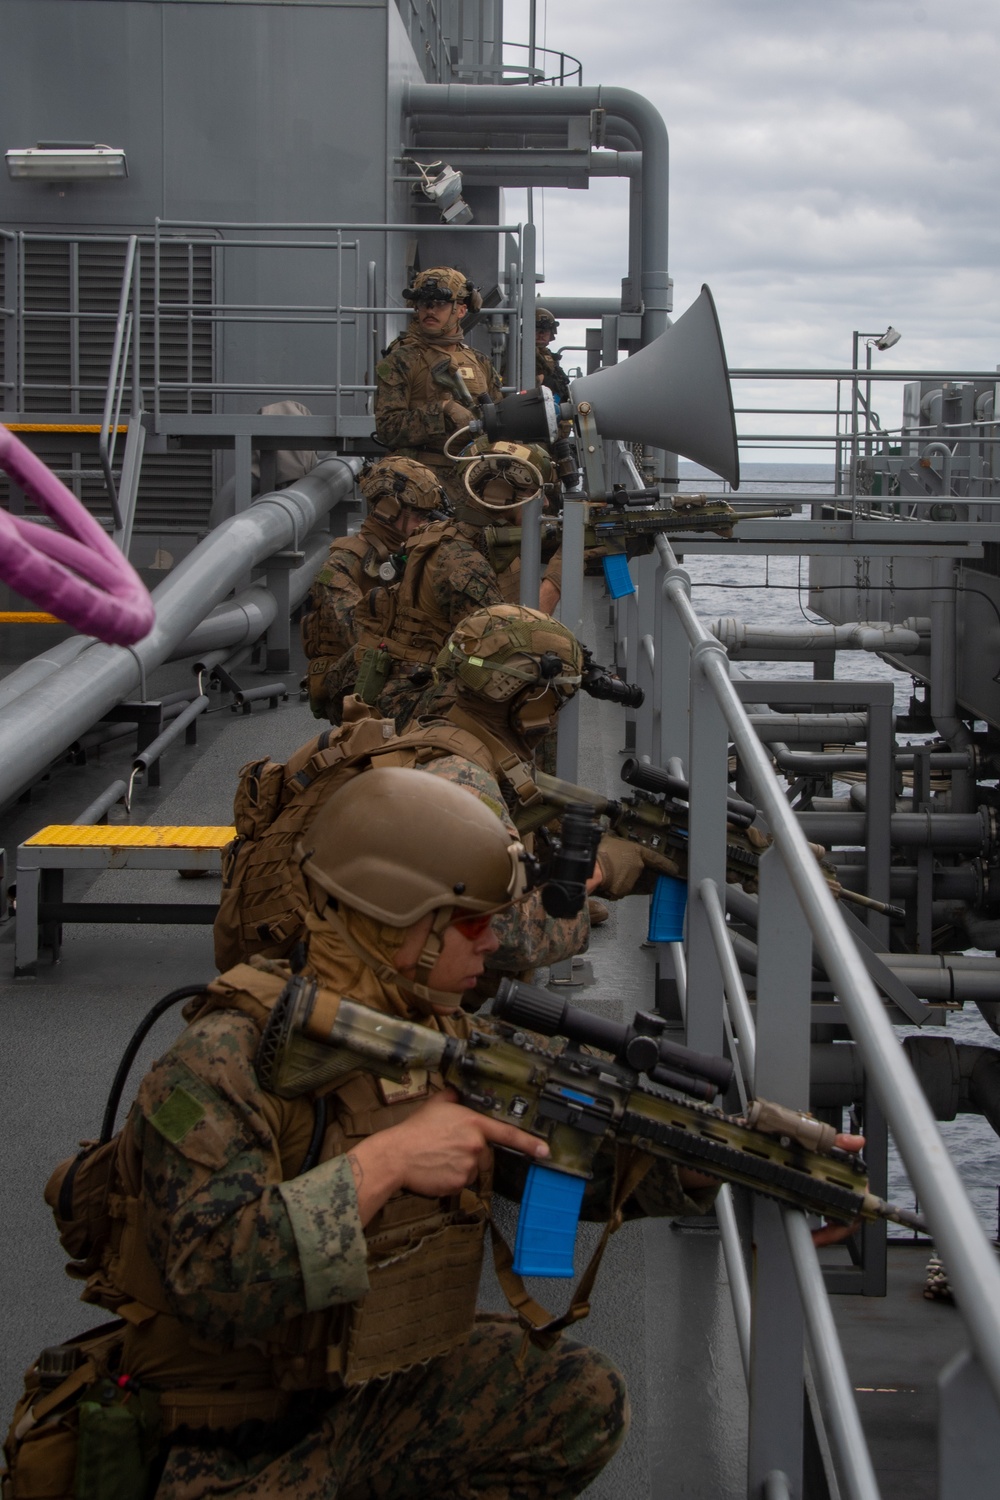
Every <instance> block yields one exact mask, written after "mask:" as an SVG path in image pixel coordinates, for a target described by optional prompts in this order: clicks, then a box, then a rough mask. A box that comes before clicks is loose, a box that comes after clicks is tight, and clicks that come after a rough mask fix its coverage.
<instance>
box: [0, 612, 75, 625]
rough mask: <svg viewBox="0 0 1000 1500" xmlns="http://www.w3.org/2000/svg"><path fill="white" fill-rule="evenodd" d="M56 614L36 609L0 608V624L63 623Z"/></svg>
mask: <svg viewBox="0 0 1000 1500" xmlns="http://www.w3.org/2000/svg"><path fill="white" fill-rule="evenodd" d="M63 624H65V621H64V620H60V618H59V616H58V615H46V614H43V613H42V612H41V610H37V609H0V625H63Z"/></svg>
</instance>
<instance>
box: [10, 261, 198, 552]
mask: <svg viewBox="0 0 1000 1500" xmlns="http://www.w3.org/2000/svg"><path fill="white" fill-rule="evenodd" d="M23 245H24V310H23V311H24V320H23V326H24V356H23V391H22V392H21V393H20V397H19V402H20V405H21V409H22V410H24V411H26V412H32V411H37V412H42V411H44V412H49V413H51V412H62V413H65V414H66V416H67V417H68V418H69V417H72V416H74V415H77V414H79V415H81V416H82V415H89V416H93V415H96V416H98V417H99V416H100V414H101V412H102V410H103V407H104V400H105V390H106V384H107V378H108V368H109V365H110V361H111V353H112V347H113V344H114V331H115V316H116V314H117V311H118V301H119V296H120V292H121V280H122V273H123V270H124V265H125V241H124V240H120V241H109V240H76V241H69V240H65V241H64V240H41V239H38V240H36V239H32V238H30V237H25V239H24V241H23ZM142 250H143V254H142V258H141V266H140V274H141V281H140V291H141V305H142V309H143V312H142V320H141V321H142V327H141V342H140V349H141V357H140V371H141V380H142V384H143V388H144V390H145V391H147V392H148V391H150V389H151V386H152V381H153V313H152V309H153V270H154V267H153V252H152V246H151V245H143V247H142ZM189 252H190V253H189ZM2 267H3V260H2V257H0V271H2ZM212 289H213V268H212V250H211V246H210V245H208V244H205V245H194V246H190V247H189V246H188V245H176V246H175V245H170V244H165V245H162V246H161V257H160V297H161V301H163V302H183V303H188V302H194V303H198V302H203V303H206V304H208V303H210V302H211V300H212ZM3 321H4V320H2V319H0V324H2V322H3ZM0 368H2V345H0ZM189 371H190V375H189ZM213 373H214V359H213V335H212V324H211V322H210V321H209V320H208V319H204V320H193V321H192V323H191V325H190V334H189V329H188V325H187V324H186V323H170V322H163V323H161V329H160V376H161V379H162V380H164V381H185V382H186V381H188V380H189V379H190V380H191V381H192V382H193V383H194V384H195V385H197V384H198V383H204V384H209V383H210V382H211V381H212V379H213ZM10 397H11V393H8V394H7V398H6V401H5V404H11V402H10ZM147 400H148V398H147ZM161 405H162V407H163V409H164V410H167V411H178V410H190V411H194V412H199V411H203V412H210V411H211V410H212V395H211V392H210V391H207V390H206V391H204V392H202V393H199V392H197V391H195V392H194V393H193V395H192V397H191V399H190V403H189V401H188V397H187V395H186V394H185V393H182V392H171V393H168V394H166V395H165V396H164V398H163V400H162V403H161ZM123 451H124V441H123V439H119V446H118V454H117V457H118V460H119V461H120V458H121V454H122V453H123ZM45 457H46V461H47V462H48V463H49V464H50V465H51V467H52V468H53V469H55V470H56V472H57V473H60V474H61V475H62V477H63V478H64V479H65V480H66V483H67V484H69V485H70V487H71V488H72V489H73V490H74V491H75V493H76V494H77V495H79V497H80V498H81V499H82V500H83V502H84V504H85V505H86V506H87V508H88V509H89V510H90V511H91V512H92V513H93V514H94V515H95V516H97V517H98V518H100V519H102V520H105V519H110V507H109V505H108V500H107V494H106V491H105V487H104V481H103V477H100V476H92V475H89V474H87V473H84V474H80V473H79V471H80V470H81V469H83V470H84V471H86V470H93V469H97V468H98V461H97V448H96V442H94V443H93V444H90V445H88V451H85V452H84V453H82V454H81V453H75V454H74V452H73V451H72V450H71V448H70V447H69V446H68V444H67V446H65V447H61V448H59V449H57V450H46V453H45ZM213 487H214V461H213V454H212V452H211V451H210V450H203V449H191V450H181V451H178V452H171V453H168V454H147V455H146V456H145V458H144V459H143V465H142V474H141V477H140V482H139V497H138V507H137V512H136V523H135V530H136V531H144V532H156V531H192V530H194V531H200V530H203V529H204V528H205V526H206V525H207V521H208V513H209V509H210V507H211V504H212V494H213ZM0 503H3V504H5V505H6V504H7V503H8V489H7V486H6V483H5V482H2V481H0Z"/></svg>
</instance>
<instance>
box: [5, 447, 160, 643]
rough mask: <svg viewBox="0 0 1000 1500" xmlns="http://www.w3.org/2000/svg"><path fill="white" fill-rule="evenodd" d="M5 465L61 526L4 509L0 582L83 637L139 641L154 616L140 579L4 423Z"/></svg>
mask: <svg viewBox="0 0 1000 1500" xmlns="http://www.w3.org/2000/svg"><path fill="white" fill-rule="evenodd" d="M0 468H3V469H5V470H6V472H7V473H8V474H9V475H10V477H11V479H13V480H14V481H15V483H17V484H19V485H20V487H21V489H23V490H24V492H25V494H27V495H30V496H31V499H32V500H33V501H34V502H35V504H36V505H37V506H39V507H40V509H41V510H43V511H45V513H46V515H48V516H51V517H52V519H53V521H55V523H56V525H57V526H58V527H60V528H61V529H60V530H58V531H56V530H54V529H52V528H51V527H48V526H41V525H39V524H38V522H37V521H28V520H25V519H24V518H23V517H22V516H11V515H8V514H7V512H6V511H3V510H0V578H2V579H3V580H4V582H5V583H8V584H10V586H11V588H13V589H16V590H17V592H18V593H19V594H23V595H24V596H25V598H27V599H31V600H32V601H33V602H34V603H35V604H37V605H39V606H40V607H41V608H42V609H45V610H48V611H49V613H51V614H53V615H57V616H58V617H59V619H60V620H65V621H66V622H67V623H68V624H70V625H75V626H76V628H77V630H80V631H82V632H83V633H84V634H85V635H95V636H97V637H98V638H99V639H100V640H102V641H107V642H108V643H109V645H113V646H131V645H132V644H133V643H134V642H135V641H141V640H142V638H143V636H145V635H148V634H149V632H150V630H151V629H152V626H153V620H154V618H155V614H154V610H153V601H152V599H151V598H150V597H149V593H148V591H147V589H146V586H145V585H144V583H143V582H142V579H141V578H140V577H139V575H138V574H137V573H136V571H135V569H134V568H133V567H132V565H131V563H130V562H129V561H128V560H127V559H126V558H125V557H123V556H122V554H121V553H120V552H119V551H118V548H117V547H116V546H115V545H114V543H113V542H112V541H111V540H110V538H109V537H108V536H107V534H106V533H105V532H104V531H103V530H102V529H101V527H100V526H98V524H97V522H96V521H95V520H94V518H93V516H91V515H90V514H89V512H88V511H86V510H85V509H84V507H83V506H82V505H81V504H80V502H79V500H78V499H77V498H76V496H75V495H74V494H73V493H72V492H71V491H70V490H68V489H67V488H66V486H65V485H64V484H63V482H62V480H61V479H58V478H57V477H56V475H55V474H53V472H52V470H51V469H49V468H48V467H47V466H46V465H45V464H43V463H42V461H41V459H40V458H38V457H36V455H35V454H34V453H32V451H31V449H30V448H27V447H25V445H24V443H22V442H21V440H20V438H18V437H15V435H14V433H12V432H10V431H9V430H8V429H7V428H6V427H4V426H3V425H2V424H0Z"/></svg>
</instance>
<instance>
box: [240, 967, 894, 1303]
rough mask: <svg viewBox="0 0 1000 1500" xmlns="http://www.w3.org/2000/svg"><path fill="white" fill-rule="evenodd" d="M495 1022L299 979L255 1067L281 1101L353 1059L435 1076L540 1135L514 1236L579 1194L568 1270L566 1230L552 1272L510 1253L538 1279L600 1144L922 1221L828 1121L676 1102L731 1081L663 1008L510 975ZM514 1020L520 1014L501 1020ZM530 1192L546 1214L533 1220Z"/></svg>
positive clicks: (819, 1207) (494, 1115)
mask: <svg viewBox="0 0 1000 1500" xmlns="http://www.w3.org/2000/svg"><path fill="white" fill-rule="evenodd" d="M497 1017H499V1018H500V1020H501V1025H500V1027H499V1028H497V1029H493V1030H489V1031H487V1030H473V1031H472V1034H471V1035H470V1036H469V1038H468V1040H464V1041H463V1040H461V1039H458V1038H455V1037H447V1036H444V1035H442V1033H441V1032H438V1031H431V1030H429V1029H428V1028H426V1027H424V1026H421V1025H418V1024H417V1023H416V1022H412V1021H406V1020H403V1019H401V1018H400V1017H398V1016H392V1015H386V1014H385V1013H383V1012H381V1011H374V1010H370V1009H369V1008H368V1007H367V1006H364V1005H358V1004H356V1003H355V1002H354V1001H351V1000H347V999H344V998H343V997H342V996H340V995H337V994H334V993H333V992H332V991H330V990H324V989H321V988H320V987H319V986H318V985H317V984H316V983H315V981H313V980H310V979H306V978H304V977H303V976H301V975H298V976H296V977H295V978H293V979H292V980H290V981H289V983H288V985H287V986H286V988H285V990H284V991H283V993H282V995H281V996H280V997H279V999H278V1001H277V1003H276V1005H275V1007H274V1009H273V1010H272V1012H271V1016H270V1019H269V1021H268V1023H267V1026H266V1027H265V1030H264V1033H263V1035H262V1038H261V1042H260V1047H259V1050H258V1053H257V1058H256V1060H255V1067H256V1071H257V1075H258V1077H259V1078H260V1081H261V1083H262V1084H263V1086H264V1087H265V1088H266V1089H267V1090H268V1091H269V1092H272V1093H276V1094H278V1095H279V1096H281V1097H285V1098H289V1097H295V1096H296V1095H297V1094H302V1093H305V1092H307V1091H309V1090H310V1089H313V1088H316V1087H318V1086H321V1085H329V1084H330V1083H331V1082H332V1081H335V1080H336V1079H337V1078H339V1077H346V1076H347V1074H348V1073H350V1072H353V1071H355V1070H357V1069H358V1068H359V1067H361V1068H365V1069H367V1070H370V1071H373V1072H376V1073H377V1074H378V1075H379V1076H383V1077H386V1078H392V1079H396V1080H403V1079H404V1076H405V1077H407V1078H410V1079H412V1076H413V1074H414V1072H416V1071H417V1070H423V1071H425V1072H426V1073H435V1074H438V1075H439V1076H440V1077H441V1078H442V1079H443V1081H444V1083H445V1084H447V1085H450V1086H451V1087H452V1088H454V1089H455V1090H456V1092H457V1093H458V1095H459V1098H460V1099H461V1101H462V1103H463V1104H465V1105H466V1106H467V1107H468V1108H469V1109H473V1110H476V1111H477V1112H478V1113H479V1114H483V1115H487V1116H489V1117H490V1118H491V1119H494V1120H501V1121H504V1122H506V1123H508V1124H512V1125H516V1126H518V1128H519V1129H521V1130H525V1131H528V1132H529V1133H530V1134H532V1135H535V1136H539V1137H541V1138H542V1139H544V1140H545V1141H547V1142H548V1145H549V1148H550V1153H551V1154H550V1156H549V1158H548V1159H547V1161H546V1163H545V1165H544V1166H542V1165H540V1164H539V1163H537V1162H534V1163H532V1165H531V1167H530V1169H529V1182H528V1186H527V1188H526V1190H525V1195H524V1199H523V1200H522V1209H521V1222H520V1223H519V1226H518V1244H519V1246H520V1244H521V1242H522V1238H523V1237H524V1236H529V1237H530V1235H531V1234H533V1233H535V1232H537V1231H538V1229H539V1225H540V1224H541V1227H542V1229H543V1230H546V1229H552V1226H551V1225H548V1224H547V1222H546V1221H547V1219H549V1218H550V1217H551V1208H550V1207H549V1206H548V1202H547V1198H546V1190H547V1189H549V1188H553V1187H554V1188H555V1189H556V1190H557V1192H558V1190H559V1189H562V1190H563V1193H562V1196H563V1197H564V1198H565V1196H566V1192H567V1190H568V1192H569V1194H570V1195H571V1196H575V1200H576V1212H575V1213H572V1214H569V1216H568V1225H567V1236H568V1247H569V1259H568V1264H569V1266H570V1270H569V1271H568V1272H567V1270H566V1269H565V1267H566V1264H567V1261H566V1249H567V1243H566V1238H564V1239H563V1241H562V1242H561V1248H560V1249H559V1251H558V1254H557V1256H556V1260H557V1261H559V1263H561V1265H562V1267H563V1269H561V1270H560V1271H558V1272H554V1271H553V1272H548V1273H544V1272H542V1273H539V1272H538V1271H537V1269H536V1268H535V1266H534V1264H532V1265H531V1267H530V1268H529V1267H527V1266H526V1265H525V1264H523V1256H522V1264H521V1265H519V1264H518V1255H519V1254H520V1251H519V1250H518V1251H516V1252H515V1269H516V1270H521V1271H525V1270H527V1269H530V1270H531V1272H532V1274H559V1275H566V1274H572V1269H571V1267H572V1243H573V1240H574V1238H575V1233H576V1218H577V1215H578V1212H579V1206H580V1200H581V1199H582V1194H583V1187H584V1183H585V1181H586V1179H587V1178H588V1177H590V1176H591V1174H592V1168H593V1163H594V1158H595V1157H596V1155H597V1152H598V1150H599V1149H600V1147H601V1146H602V1145H603V1144H609V1145H621V1146H631V1147H636V1148H638V1149H639V1150H640V1151H644V1152H647V1153H649V1154H650V1155H651V1156H654V1157H665V1158H666V1159H668V1160H669V1161H673V1162H676V1163H678V1164H680V1165H682V1166H687V1167H692V1168H694V1169H695V1170H696V1171H700V1172H707V1173H710V1174H711V1175H713V1176H716V1177H720V1178H722V1179H724V1180H725V1181H727V1182H737V1183H741V1184H743V1185H744V1186H745V1187H749V1188H752V1189H753V1190H754V1191H755V1192H759V1193H763V1194H764V1195H765V1196H767V1197H769V1198H776V1199H778V1200H779V1201H781V1202H783V1203H791V1204H794V1205H795V1206H796V1207H798V1208H801V1209H804V1210H805V1211H806V1212H807V1213H813V1214H822V1215H824V1216H825V1217H828V1218H834V1219H840V1220H843V1221H844V1222H851V1221H852V1220H854V1219H856V1218H859V1217H860V1218H863V1219H869V1220H878V1219H891V1220H893V1221H894V1222H895V1223H898V1224H905V1225H907V1226H908V1227H910V1228H923V1221H922V1220H920V1219H919V1218H918V1217H917V1216H916V1215H914V1214H912V1213H910V1212H908V1211H907V1210H905V1209H901V1208H899V1207H897V1206H896V1205H895V1204H891V1203H886V1202H885V1201H884V1200H883V1199H881V1198H877V1197H875V1196H874V1195H873V1194H872V1193H870V1192H869V1191H868V1181H867V1177H866V1175H865V1167H864V1163H863V1162H862V1161H861V1159H860V1158H859V1157H858V1156H857V1155H854V1154H852V1153H850V1152H845V1151H842V1150H840V1149H838V1148H837V1146H836V1145H835V1144H834V1141H835V1132H834V1130H833V1127H832V1126H830V1125H825V1124H823V1123H822V1122H821V1121H819V1120H815V1119H813V1118H812V1117H811V1116H809V1115H803V1114H800V1113H799V1112H798V1111H797V1110H794V1109H788V1108H786V1107H785V1106H782V1105H777V1104H771V1103H769V1102H767V1101H765V1100H756V1101H755V1102H754V1104H753V1106H752V1107H751V1109H750V1110H749V1111H748V1113H747V1117H746V1118H745V1119H743V1118H739V1117H736V1116H730V1115H726V1114H724V1113H723V1112H722V1111H721V1110H719V1109H716V1108H714V1107H712V1106H711V1105H710V1104H708V1103H699V1102H696V1101H695V1100H694V1099H692V1098H682V1097H679V1095H680V1094H682V1093H687V1094H700V1095H701V1097H702V1098H703V1099H704V1098H708V1099H711V1098H714V1097H715V1094H716V1091H717V1089H718V1088H719V1087H721V1088H725V1087H726V1086H727V1083H728V1080H729V1078H730V1076H731V1073H732V1068H731V1064H730V1063H729V1062H728V1061H727V1060H726V1059H725V1058H721V1057H705V1056H703V1055H701V1054H698V1053H694V1052H691V1051H690V1050H689V1049H688V1048H686V1047H682V1046H679V1045H678V1044H677V1043H675V1042H671V1041H670V1040H669V1039H668V1038H666V1037H664V1036H663V1034H662V1022H661V1018H659V1017H656V1016H650V1015H644V1014H642V1013H640V1014H639V1015H637V1016H636V1019H635V1024H634V1025H633V1026H619V1025H616V1024H615V1023H612V1022H607V1021H602V1019H601V1018H599V1017H596V1016H592V1015H590V1014H588V1013H587V1012H585V1011H580V1010H574V1009H573V1008H572V1007H570V1006H564V1005H563V1004H562V1002H561V1000H560V999H558V998H557V997H556V996H553V995H552V994H550V993H549V992H548V991H547V990H541V989H537V988H536V987H535V986H533V985H523V984H518V983H517V982H515V981H514V980H504V981H502V983H501V986H500V991H499V993H498V996H497V1000H496V1001H495V1003H494V1019H495V1018H497ZM508 1021H509V1022H512V1023H513V1024H511V1025H507V1024H504V1023H505V1022H508ZM529 1028H530V1029H529ZM539 1032H542V1033H543V1034H548V1035H563V1036H568V1037H569V1038H570V1041H569V1045H568V1046H567V1047H566V1048H565V1050H563V1051H562V1052H556V1051H553V1050H550V1048H549V1047H547V1046H546V1045H545V1044H544V1043H543V1041H542V1038H541V1036H540V1035H539V1034H538V1033H539ZM581 1045H583V1046H592V1045H596V1046H600V1047H602V1048H603V1049H604V1052H605V1053H610V1054H611V1055H610V1056H607V1055H596V1054H595V1053H593V1052H589V1051H587V1052H585V1051H582V1050H580V1048H581ZM642 1073H646V1074H647V1075H648V1076H649V1077H650V1078H651V1079H652V1080H653V1081H654V1082H656V1083H660V1084H663V1085H665V1086H667V1087H670V1088H673V1089H674V1090H676V1091H677V1092H676V1093H675V1094H674V1095H665V1094H661V1093H657V1092H654V1091H653V1090H651V1089H649V1088H647V1087H644V1085H643V1084H642V1083H641V1082H640V1075H641V1074H642ZM536 1173H540V1174H542V1176H540V1177H534V1176H533V1174H536ZM539 1196H540V1197H541V1207H540V1208H538V1209H537V1215H538V1216H540V1217H533V1216H534V1215H535V1213H536V1209H535V1206H536V1205H537V1203H538V1200H539ZM526 1219H527V1222H525V1220H526ZM552 1232H554V1233H557V1232H558V1231H556V1230H552Z"/></svg>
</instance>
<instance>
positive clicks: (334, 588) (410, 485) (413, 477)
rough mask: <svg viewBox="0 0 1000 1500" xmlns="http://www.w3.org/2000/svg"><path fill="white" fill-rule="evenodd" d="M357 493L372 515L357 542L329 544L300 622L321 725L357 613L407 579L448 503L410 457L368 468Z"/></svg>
mask: <svg viewBox="0 0 1000 1500" xmlns="http://www.w3.org/2000/svg"><path fill="white" fill-rule="evenodd" d="M358 488H359V489H360V491H361V493H362V495H363V496H364V498H365V500H366V501H367V503H368V514H367V515H366V517H365V519H364V520H363V521H362V523H361V527H360V529H359V531H358V533H357V535H356V536H344V537H337V538H336V540H335V541H333V542H332V543H331V545H330V551H329V554H328V556H327V560H326V562H325V563H324V564H323V566H322V568H321V569H320V571H319V572H318V573H317V575H316V577H315V579H314V581H313V585H312V589H311V590H310V594H309V599H308V603H307V605H306V611H305V613H304V614H303V616H302V625H301V631H302V645H303V649H304V650H305V653H306V656H307V657H308V658H309V671H308V677H307V684H308V688H309V701H310V704H311V705H312V708H313V711H314V713H316V715H317V717H320V718H322V717H323V716H324V713H323V696H322V694H323V683H324V680H325V678H326V674H327V672H329V670H330V669H331V667H333V666H335V665H336V663H337V662H338V661H339V660H340V658H341V657H342V656H343V654H344V652H345V651H347V650H348V649H349V648H350V647H351V646H353V644H354V642H355V639H356V637H357V631H356V629H355V625H354V612H355V610H356V609H357V607H358V605H359V604H360V603H361V601H362V600H363V599H364V598H366V597H367V595H368V594H370V593H371V591H372V589H373V588H375V586H376V585H377V584H382V585H383V586H385V585H386V584H389V583H393V582H394V581H395V580H396V579H397V578H399V577H401V576H402V572H403V568H404V566H405V564H406V545H407V540H408V538H409V537H411V536H412V535H413V534H414V532H416V531H417V530H419V528H420V527H421V526H424V525H426V524H427V522H428V521H429V520H430V519H431V518H432V517H433V516H434V515H435V514H437V515H440V514H441V508H442V507H443V506H444V504H445V499H444V494H443V492H442V490H441V486H440V485H439V484H438V482H437V479H436V477H435V475H434V474H433V473H432V471H431V470H430V469H428V468H426V467H425V466H424V465H423V464H418V463H416V462H415V461H414V460H413V459H408V458H383V459H379V460H377V461H376V462H375V463H366V464H365V466H364V468H363V469H362V471H361V476H360V478H359V480H358Z"/></svg>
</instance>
